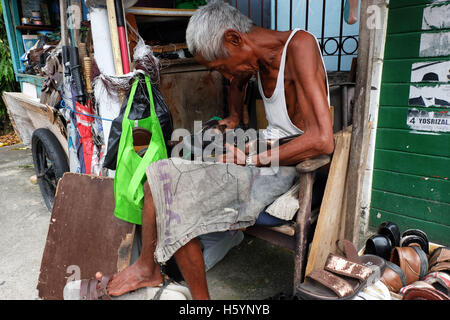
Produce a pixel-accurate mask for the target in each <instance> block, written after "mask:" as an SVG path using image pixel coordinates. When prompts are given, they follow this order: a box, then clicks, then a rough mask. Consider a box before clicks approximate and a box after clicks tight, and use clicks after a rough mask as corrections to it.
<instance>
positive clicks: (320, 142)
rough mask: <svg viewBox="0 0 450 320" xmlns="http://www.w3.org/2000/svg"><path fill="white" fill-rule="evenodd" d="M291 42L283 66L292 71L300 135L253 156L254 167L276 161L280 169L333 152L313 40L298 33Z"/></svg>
mask: <svg viewBox="0 0 450 320" xmlns="http://www.w3.org/2000/svg"><path fill="white" fill-rule="evenodd" d="M295 38H297V39H295ZM292 40H295V41H291V45H290V46H289V47H288V54H289V56H290V57H292V58H290V59H289V61H288V62H287V67H288V68H290V70H293V72H292V73H293V81H294V82H295V91H296V98H297V99H296V100H297V104H299V105H301V106H302V107H299V106H298V105H297V106H296V112H299V113H300V116H301V119H302V121H303V122H302V123H303V127H302V129H303V131H304V134H302V135H301V136H300V137H298V138H295V139H293V140H292V141H290V142H288V143H286V144H283V145H282V146H279V147H278V148H276V149H272V150H268V151H266V152H263V153H260V154H257V155H254V156H253V161H252V162H253V163H256V164H257V165H258V166H264V165H270V162H276V161H278V163H279V164H280V165H293V164H296V163H298V162H299V161H301V160H304V159H308V158H313V157H316V156H318V155H321V154H331V153H332V152H333V150H334V137H333V128H332V124H331V115H330V111H329V105H328V99H327V93H326V90H327V89H326V85H325V81H324V72H325V70H323V68H322V61H321V57H320V52H319V50H318V48H317V43H316V40H315V39H314V38H313V36H311V35H310V34H308V33H305V32H301V33H300V32H299V33H298V34H296V35H295V36H294V38H293V39H292ZM277 155H278V156H277ZM276 158H278V159H276Z"/></svg>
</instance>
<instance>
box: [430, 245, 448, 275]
mask: <svg viewBox="0 0 450 320" xmlns="http://www.w3.org/2000/svg"><path fill="white" fill-rule="evenodd" d="M428 261H429V265H430V272H436V271H447V272H448V271H450V248H449V247H440V248H437V249H436V250H434V251H433V253H432V254H431V256H430V259H429V260H428Z"/></svg>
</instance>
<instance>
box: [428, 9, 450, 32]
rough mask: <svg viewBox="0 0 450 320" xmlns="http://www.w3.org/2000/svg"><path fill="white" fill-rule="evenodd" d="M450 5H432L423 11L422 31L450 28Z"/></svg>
mask: <svg viewBox="0 0 450 320" xmlns="http://www.w3.org/2000/svg"><path fill="white" fill-rule="evenodd" d="M449 17H450V4H441V5H439V4H438V5H432V6H429V7H426V8H424V9H423V19H422V30H431V29H445V28H450V19H449Z"/></svg>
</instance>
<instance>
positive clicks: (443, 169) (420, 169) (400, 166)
mask: <svg viewBox="0 0 450 320" xmlns="http://www.w3.org/2000/svg"><path fill="white" fill-rule="evenodd" d="M449 167H450V159H449V158H447V157H437V156H427V155H421V154H415V153H406V152H400V151H391V150H381V149H376V151H375V159H374V169H384V170H390V171H394V172H399V173H407V174H413V175H418V176H424V177H430V178H440V179H443V180H448V179H449V173H450V171H449V169H448V168H449Z"/></svg>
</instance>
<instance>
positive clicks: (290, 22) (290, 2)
mask: <svg viewBox="0 0 450 320" xmlns="http://www.w3.org/2000/svg"><path fill="white" fill-rule="evenodd" d="M289 30H292V0H289Z"/></svg>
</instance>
